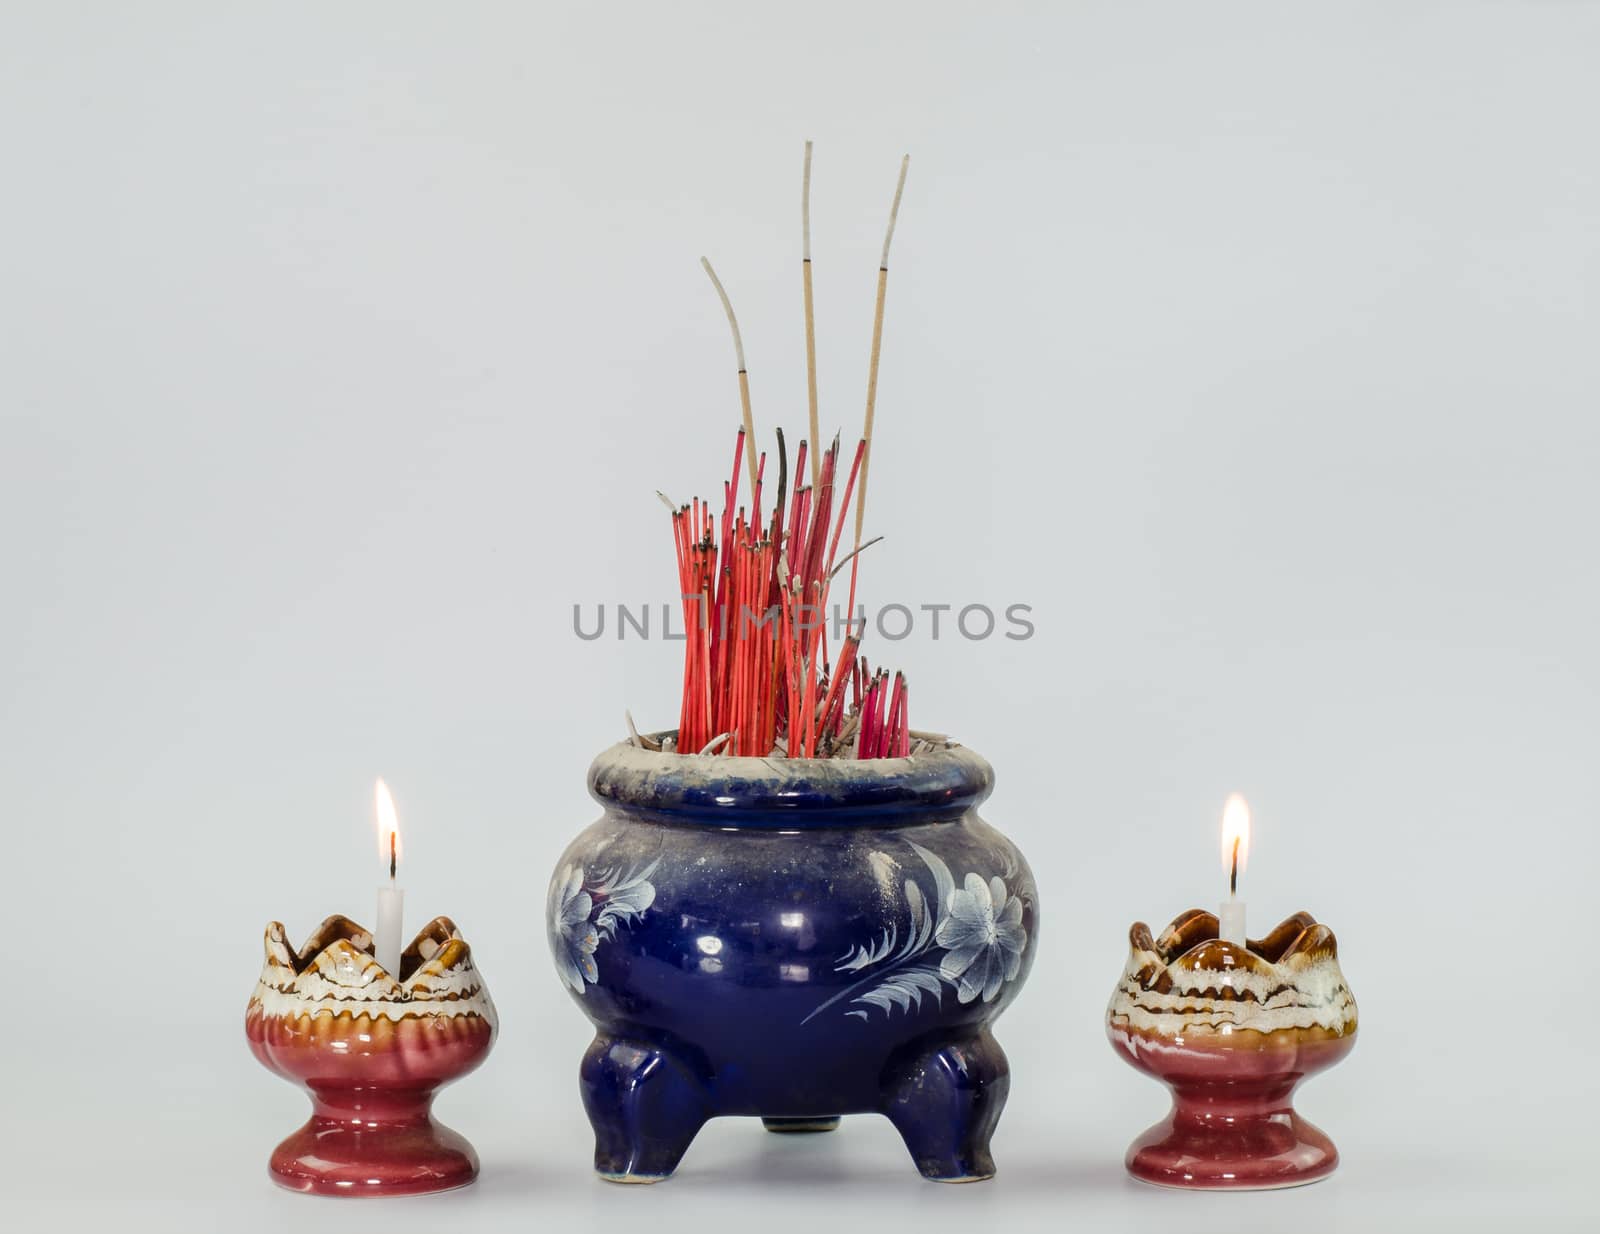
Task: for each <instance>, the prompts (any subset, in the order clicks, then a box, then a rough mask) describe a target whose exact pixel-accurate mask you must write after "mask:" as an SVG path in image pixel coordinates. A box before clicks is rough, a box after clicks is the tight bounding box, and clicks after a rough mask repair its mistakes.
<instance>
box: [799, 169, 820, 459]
mask: <svg viewBox="0 0 1600 1234" xmlns="http://www.w3.org/2000/svg"><path fill="white" fill-rule="evenodd" d="M800 282H801V285H802V287H803V289H804V292H805V314H806V403H807V406H808V408H809V410H810V413H811V420H810V423H811V436H810V437H809V438H808V439H807V440H809V441H810V442H811V485H812V487H813V488H815V487H816V486H817V484H818V483H819V482H820V480H821V459H820V458H819V457H818V450H819V448H820V445H819V443H820V442H821V439H822V434H821V432H820V431H819V430H818V429H817V319H816V315H815V313H814V312H813V311H812V301H811V143H810V142H809V141H808V142H806V165H805V171H804V172H803V173H802V175H801V179H800Z"/></svg>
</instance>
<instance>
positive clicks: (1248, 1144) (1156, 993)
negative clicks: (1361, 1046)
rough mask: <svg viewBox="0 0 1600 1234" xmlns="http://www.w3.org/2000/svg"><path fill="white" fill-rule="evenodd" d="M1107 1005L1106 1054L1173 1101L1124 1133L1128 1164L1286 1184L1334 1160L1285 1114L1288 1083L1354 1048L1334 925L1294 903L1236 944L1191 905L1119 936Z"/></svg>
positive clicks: (1153, 1171) (1305, 1126) (1157, 1171)
mask: <svg viewBox="0 0 1600 1234" xmlns="http://www.w3.org/2000/svg"><path fill="white" fill-rule="evenodd" d="M1129 942H1130V950H1129V954H1128V967H1127V971H1126V972H1124V973H1123V975H1122V981H1121V982H1120V983H1119V984H1118V986H1117V989H1116V993H1114V994H1113V995H1112V996H1111V1006H1110V1008H1109V1009H1108V1010H1107V1013H1106V1031H1107V1033H1108V1034H1109V1036H1110V1038H1111V1041H1112V1044H1113V1045H1115V1046H1116V1047H1117V1053H1118V1054H1120V1055H1121V1056H1122V1057H1123V1058H1125V1059H1127V1060H1128V1062H1129V1063H1131V1064H1132V1065H1133V1066H1135V1067H1137V1068H1138V1069H1139V1070H1141V1071H1144V1072H1148V1073H1149V1074H1150V1075H1153V1076H1155V1077H1156V1078H1157V1079H1158V1080H1161V1081H1162V1082H1163V1083H1165V1084H1167V1085H1168V1086H1169V1087H1170V1088H1171V1089H1172V1094H1173V1102H1172V1112H1171V1113H1170V1114H1169V1115H1167V1117H1166V1119H1165V1120H1163V1121H1162V1122H1160V1123H1158V1124H1156V1125H1155V1126H1154V1127H1152V1128H1150V1130H1148V1131H1146V1132H1145V1133H1144V1134H1143V1135H1142V1136H1140V1137H1139V1138H1138V1139H1137V1140H1135V1141H1134V1142H1133V1145H1132V1147H1130V1148H1129V1149H1128V1156H1127V1166H1128V1172H1129V1173H1130V1174H1132V1175H1133V1176H1134V1177H1135V1178H1139V1179H1142V1180H1144V1181H1145V1182H1149V1183H1161V1184H1165V1185H1167V1186H1173V1187H1195V1188H1210V1189H1214V1190H1252V1189H1259V1188H1267V1187H1295V1186H1299V1185H1300V1184H1302V1183H1310V1182H1315V1181H1317V1180H1318V1179H1320V1178H1326V1177H1327V1176H1328V1175H1329V1174H1331V1173H1332V1172H1333V1170H1334V1167H1335V1166H1337V1165H1338V1163H1339V1153H1338V1150H1337V1149H1335V1148H1334V1146H1333V1141H1332V1140H1330V1139H1329V1138H1328V1137H1327V1136H1326V1135H1324V1134H1323V1133H1322V1132H1321V1131H1319V1130H1318V1129H1317V1128H1316V1127H1313V1126H1312V1125H1311V1124H1310V1123H1308V1122H1307V1121H1306V1120H1305V1119H1303V1118H1301V1117H1300V1115H1299V1114H1297V1113H1296V1112H1295V1108H1294V1104H1293V1094H1294V1089H1295V1086H1296V1085H1297V1084H1299V1083H1300V1081H1301V1080H1302V1079H1304V1078H1305V1077H1306V1076H1308V1075H1310V1074H1311V1073H1312V1072H1314V1071H1321V1070H1322V1069H1323V1068H1324V1067H1331V1066H1332V1065H1333V1064H1334V1063H1336V1062H1338V1061H1339V1060H1340V1059H1341V1058H1343V1057H1344V1056H1345V1055H1346V1054H1348V1053H1349V1052H1350V1050H1351V1048H1352V1047H1353V1046H1354V1045H1355V1036H1356V1004H1355V999H1354V998H1352V997H1351V995H1350V987H1349V986H1348V985H1346V984H1345V979H1344V974H1343V973H1341V972H1340V971H1339V958H1338V946H1337V944H1336V942H1335V941H1334V937H1333V931H1331V930H1330V929H1328V927H1327V926H1325V925H1318V924H1317V922H1316V920H1315V919H1314V918H1313V917H1312V916H1311V915H1310V914H1309V913H1296V914H1295V915H1294V916H1293V917H1290V918H1289V919H1288V920H1287V921H1285V922H1284V923H1283V924H1282V925H1280V926H1279V927H1278V928H1277V929H1275V930H1273V931H1272V933H1271V934H1268V935H1267V936H1266V937H1265V938H1261V939H1251V940H1249V943H1248V945H1247V946H1244V947H1241V946H1238V945H1237V944H1234V943H1229V942H1224V941H1222V940H1221V939H1219V938H1218V937H1217V919H1216V917H1214V916H1213V915H1212V914H1210V913H1207V912H1203V911H1201V910H1200V909H1191V910H1190V911H1189V912H1187V913H1185V914H1183V916H1181V917H1179V918H1177V919H1176V920H1175V921H1173V923H1172V924H1171V925H1170V926H1168V927H1167V929H1166V931H1165V932H1164V933H1163V934H1162V935H1161V937H1160V938H1159V939H1153V938H1151V936H1150V928H1149V927H1148V926H1147V925H1145V924H1144V923H1143V922H1142V921H1141V922H1138V923H1137V924H1135V925H1134V927H1133V929H1132V930H1131V931H1130V933H1129Z"/></svg>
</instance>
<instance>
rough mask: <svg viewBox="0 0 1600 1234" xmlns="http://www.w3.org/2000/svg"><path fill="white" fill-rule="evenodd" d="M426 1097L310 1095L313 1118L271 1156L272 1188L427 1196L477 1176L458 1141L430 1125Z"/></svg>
mask: <svg viewBox="0 0 1600 1234" xmlns="http://www.w3.org/2000/svg"><path fill="white" fill-rule="evenodd" d="M432 1104H433V1094H432V1093H431V1092H429V1093H393V1092H367V1093H362V1092H354V1093H340V1094H338V1095H336V1096H332V1095H330V1096H316V1097H313V1099H312V1106H313V1113H312V1115H311V1118H310V1119H309V1120H308V1121H307V1122H306V1125H305V1126H303V1127H301V1128H300V1130H298V1131H296V1132H295V1133H294V1134H293V1135H291V1136H290V1137H289V1138H288V1139H286V1140H284V1142H283V1143H282V1144H279V1145H278V1147H277V1148H276V1149H275V1150H274V1151H273V1154H272V1160H271V1162H270V1163H269V1165H268V1167H267V1168H268V1170H269V1171H270V1173H271V1176H272V1181H273V1182H275V1183H277V1184H278V1185H279V1186H280V1187H287V1188H288V1189H289V1190H291V1191H302V1192H308V1193H310V1194H312V1195H333V1196H358V1195H359V1196H373V1195H386V1196H387V1195H426V1194H428V1193H430V1192H434V1191H451V1190H454V1189H455V1188H457V1187H465V1186H466V1185H467V1184H468V1183H470V1182H472V1181H473V1179H475V1178H477V1177H478V1154H477V1153H476V1152H474V1151H473V1148H472V1145H471V1144H469V1143H468V1142H467V1139H466V1137H465V1136H463V1135H461V1134H459V1133H458V1132H455V1131H452V1130H451V1129H450V1128H449V1127H446V1126H444V1125H443V1124H442V1123H439V1122H437V1121H435V1120H434V1118H433V1116H432V1114H430V1113H429V1110H428V1107H429V1106H430V1105H432Z"/></svg>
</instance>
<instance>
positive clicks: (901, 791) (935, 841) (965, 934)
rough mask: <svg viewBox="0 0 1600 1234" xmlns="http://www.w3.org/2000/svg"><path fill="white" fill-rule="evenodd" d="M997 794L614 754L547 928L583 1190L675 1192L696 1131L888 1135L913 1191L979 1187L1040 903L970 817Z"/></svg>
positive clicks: (954, 771)
mask: <svg viewBox="0 0 1600 1234" xmlns="http://www.w3.org/2000/svg"><path fill="white" fill-rule="evenodd" d="M993 784H994V771H993V769H992V768H991V767H990V766H989V764H988V763H987V762H985V761H984V760H983V759H982V758H980V757H979V756H978V755H976V754H974V753H973V752H971V751H970V750H966V749H963V748H960V747H955V746H951V747H941V748H939V749H936V750H934V751H932V752H929V753H921V754H917V755H914V756H913V757H910V758H894V759H872V760H867V761H854V760H838V759H832V760H799V759H797V760H793V761H790V760H785V759H762V758H735V757H719V756H714V755H712V756H704V755H690V756H685V755H678V754H663V753H657V752H653V751H649V750H645V749H642V748H638V747H635V746H632V745H628V744H623V745H618V746H614V747H612V748H611V749H610V750H607V751H606V752H605V753H603V754H601V755H600V757H599V758H597V759H596V760H595V761H594V765H593V766H592V767H590V769H589V792H590V794H591V795H592V796H593V797H594V798H595V799H596V800H597V801H599V802H600V804H601V805H602V806H603V807H604V808H605V809H604V813H603V814H602V815H601V817H600V818H599V820H598V821H596V822H595V823H594V824H592V825H591V826H590V827H589V828H588V829H587V830H586V831H584V832H583V833H582V834H581V835H580V836H579V837H578V838H577V839H576V840H574V841H573V842H572V844H571V845H570V846H569V847H568V849H567V851H566V852H565V853H564V854H563V855H562V857H561V861H560V864H559V865H558V866H557V868H556V872H555V876H554V878H553V879H552V881H551V884H550V895H549V904H548V916H547V924H548V928H549V936H550V947H551V951H552V953H553V955H554V958H555V963H556V969H557V971H558V972H559V974H560V976H561V979H562V980H563V981H564V982H565V983H566V985H567V987H568V989H569V991H570V992H571V994H572V996H573V998H574V999H576V1000H577V1002H578V1005H579V1006H580V1007H582V1008H583V1010H584V1013H585V1014H586V1015H588V1017H589V1018H590V1020H592V1021H593V1022H594V1025H595V1029H596V1032H595V1038H594V1042H593V1043H592V1044H591V1045H590V1046H589V1049H588V1051H587V1052H586V1053H585V1055H584V1058H583V1063H582V1067H581V1069H580V1087H581V1089H582V1093H583V1101H584V1106H585V1108H586V1109H587V1110H588V1114H589V1120H590V1122H591V1123H592V1124H593V1126H594V1132H595V1169H596V1170H597V1171H598V1172H599V1173H600V1174H601V1175H602V1176H603V1177H605V1178H608V1179H612V1180H615V1181H618V1182H655V1181H658V1180H660V1179H663V1178H665V1177H667V1176H668V1175H670V1174H671V1173H672V1172H673V1170H674V1169H675V1168H676V1167H677V1165H678V1162H679V1160H680V1159H681V1158H682V1157H683V1154H684V1151H685V1150H686V1149H687V1148H688V1147H689V1144H690V1142H691V1141H692V1140H693V1139H694V1137H695V1134H696V1133H697V1132H698V1131H699V1130H700V1128H701V1127H702V1126H703V1125H704V1124H705V1122H706V1120H707V1119H710V1118H714V1117H716V1116H718V1115H724V1114H743V1115H756V1116H759V1117H760V1118H761V1119H762V1120H763V1121H764V1122H765V1123H766V1125H767V1127H768V1128H769V1129H771V1130H773V1131H830V1130H832V1129H833V1128H835V1127H836V1126H838V1123H839V1117H840V1115H843V1114H866V1113H877V1114H883V1115H886V1116H887V1117H888V1118H889V1119H890V1120H891V1121H892V1122H893V1123H894V1125H895V1127H896V1128H897V1129H898V1130H899V1132H900V1134H901V1136H902V1137H903V1138H904V1140H905V1143H906V1147H907V1148H908V1149H909V1150H910V1152H911V1156H912V1158H913V1160H914V1161H915V1162H916V1164H917V1168H918V1169H919V1170H920V1171H921V1172H922V1174H923V1175H924V1176H925V1177H927V1178H930V1179H935V1180H938V1181H942V1182H966V1181H970V1180H974V1179H981V1178H988V1177H990V1176H991V1175H992V1174H993V1173H994V1159H993V1158H992V1157H991V1156H990V1152H989V1140H990V1137H991V1136H992V1134H993V1132H994V1128H995V1124H996V1123H997V1122H998V1121H999V1118H1000V1111H1001V1109H1002V1107H1003V1106H1004V1105H1005V1100H1006V1093H1007V1090H1008V1088H1009V1087H1010V1068H1009V1066H1008V1065H1007V1062H1006V1056H1005V1054H1004V1053H1003V1052H1002V1051H1001V1049H1000V1046H999V1043H998V1042H996V1041H995V1039H994V1036H993V1034H992V1032H991V1027H992V1025H993V1023H994V1020H995V1019H996V1018H997V1017H998V1016H999V1015H1000V1013H1001V1012H1003V1011H1004V1010H1005V1009H1006V1007H1008V1006H1009V1005H1010V1004H1011V1000H1012V999H1014V998H1015V997H1016V996H1017V992H1018V990H1020V989H1021V988H1022V983H1023V981H1024V980H1025V979H1026V978H1027V975H1028V970H1029V968H1030V967H1031V966H1032V963H1033V953H1034V944H1035V940H1036V938H1037V931H1038V906H1037V893H1036V891H1035V888H1034V883H1033V876H1032V874H1031V872H1030V871H1029V870H1028V865H1027V863H1026V862H1025V861H1024V860H1023V858H1022V854H1021V853H1019V852H1018V851H1017V849H1016V847H1015V846H1014V845H1013V844H1012V843H1011V842H1010V841H1009V840H1007V839H1006V838H1005V837H1004V836H1003V835H1001V834H1000V833H999V832H998V831H996V830H995V829H994V828H993V827H991V826H989V824H987V823H986V822H984V821H983V820H982V819H981V818H979V817H978V813H977V807H978V805H979V804H980V803H981V802H982V801H983V800H984V799H985V798H986V797H987V796H988V795H989V792H990V790H991V789H992V787H993Z"/></svg>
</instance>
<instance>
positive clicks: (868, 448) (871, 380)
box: [729, 154, 911, 613]
mask: <svg viewBox="0 0 1600 1234" xmlns="http://www.w3.org/2000/svg"><path fill="white" fill-rule="evenodd" d="M910 166H911V156H910V155H909V154H908V155H906V156H905V157H904V158H902V159H901V160H900V178H899V179H898V180H897V181H896V182H895V186H894V201H893V202H891V203H890V205H889V225H888V227H887V228H885V229H884V233H883V255H882V257H880V258H879V260H878V302H877V305H876V307H875V308H874V309H873V312H872V352H871V355H870V357H869V359H868V361H867V412H866V416H865V418H864V421H863V424H862V428H861V440H862V441H863V442H864V443H865V446H864V450H863V453H862V456H861V487H860V489H858V490H857V491H856V538H855V545H854V547H856V548H860V547H861V524H862V520H863V519H864V518H865V517H866V512H867V472H868V469H869V468H870V466H871V464H872V421H873V416H874V414H875V413H876V411H877V408H878V359H879V357H880V356H881V355H882V354H883V301H884V297H885V296H886V295H887V294H888V291H889V246H890V245H891V244H892V243H893V242H894V225H895V220H896V219H898V218H899V217H900V196H901V194H902V193H904V192H905V188H906V171H907V169H908V168H909V167H910ZM729 312H730V313H731V312H732V310H731V309H730V310H729ZM855 608H856V571H855V567H854V566H852V567H851V569H850V611H851V612H852V613H853V612H855Z"/></svg>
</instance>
